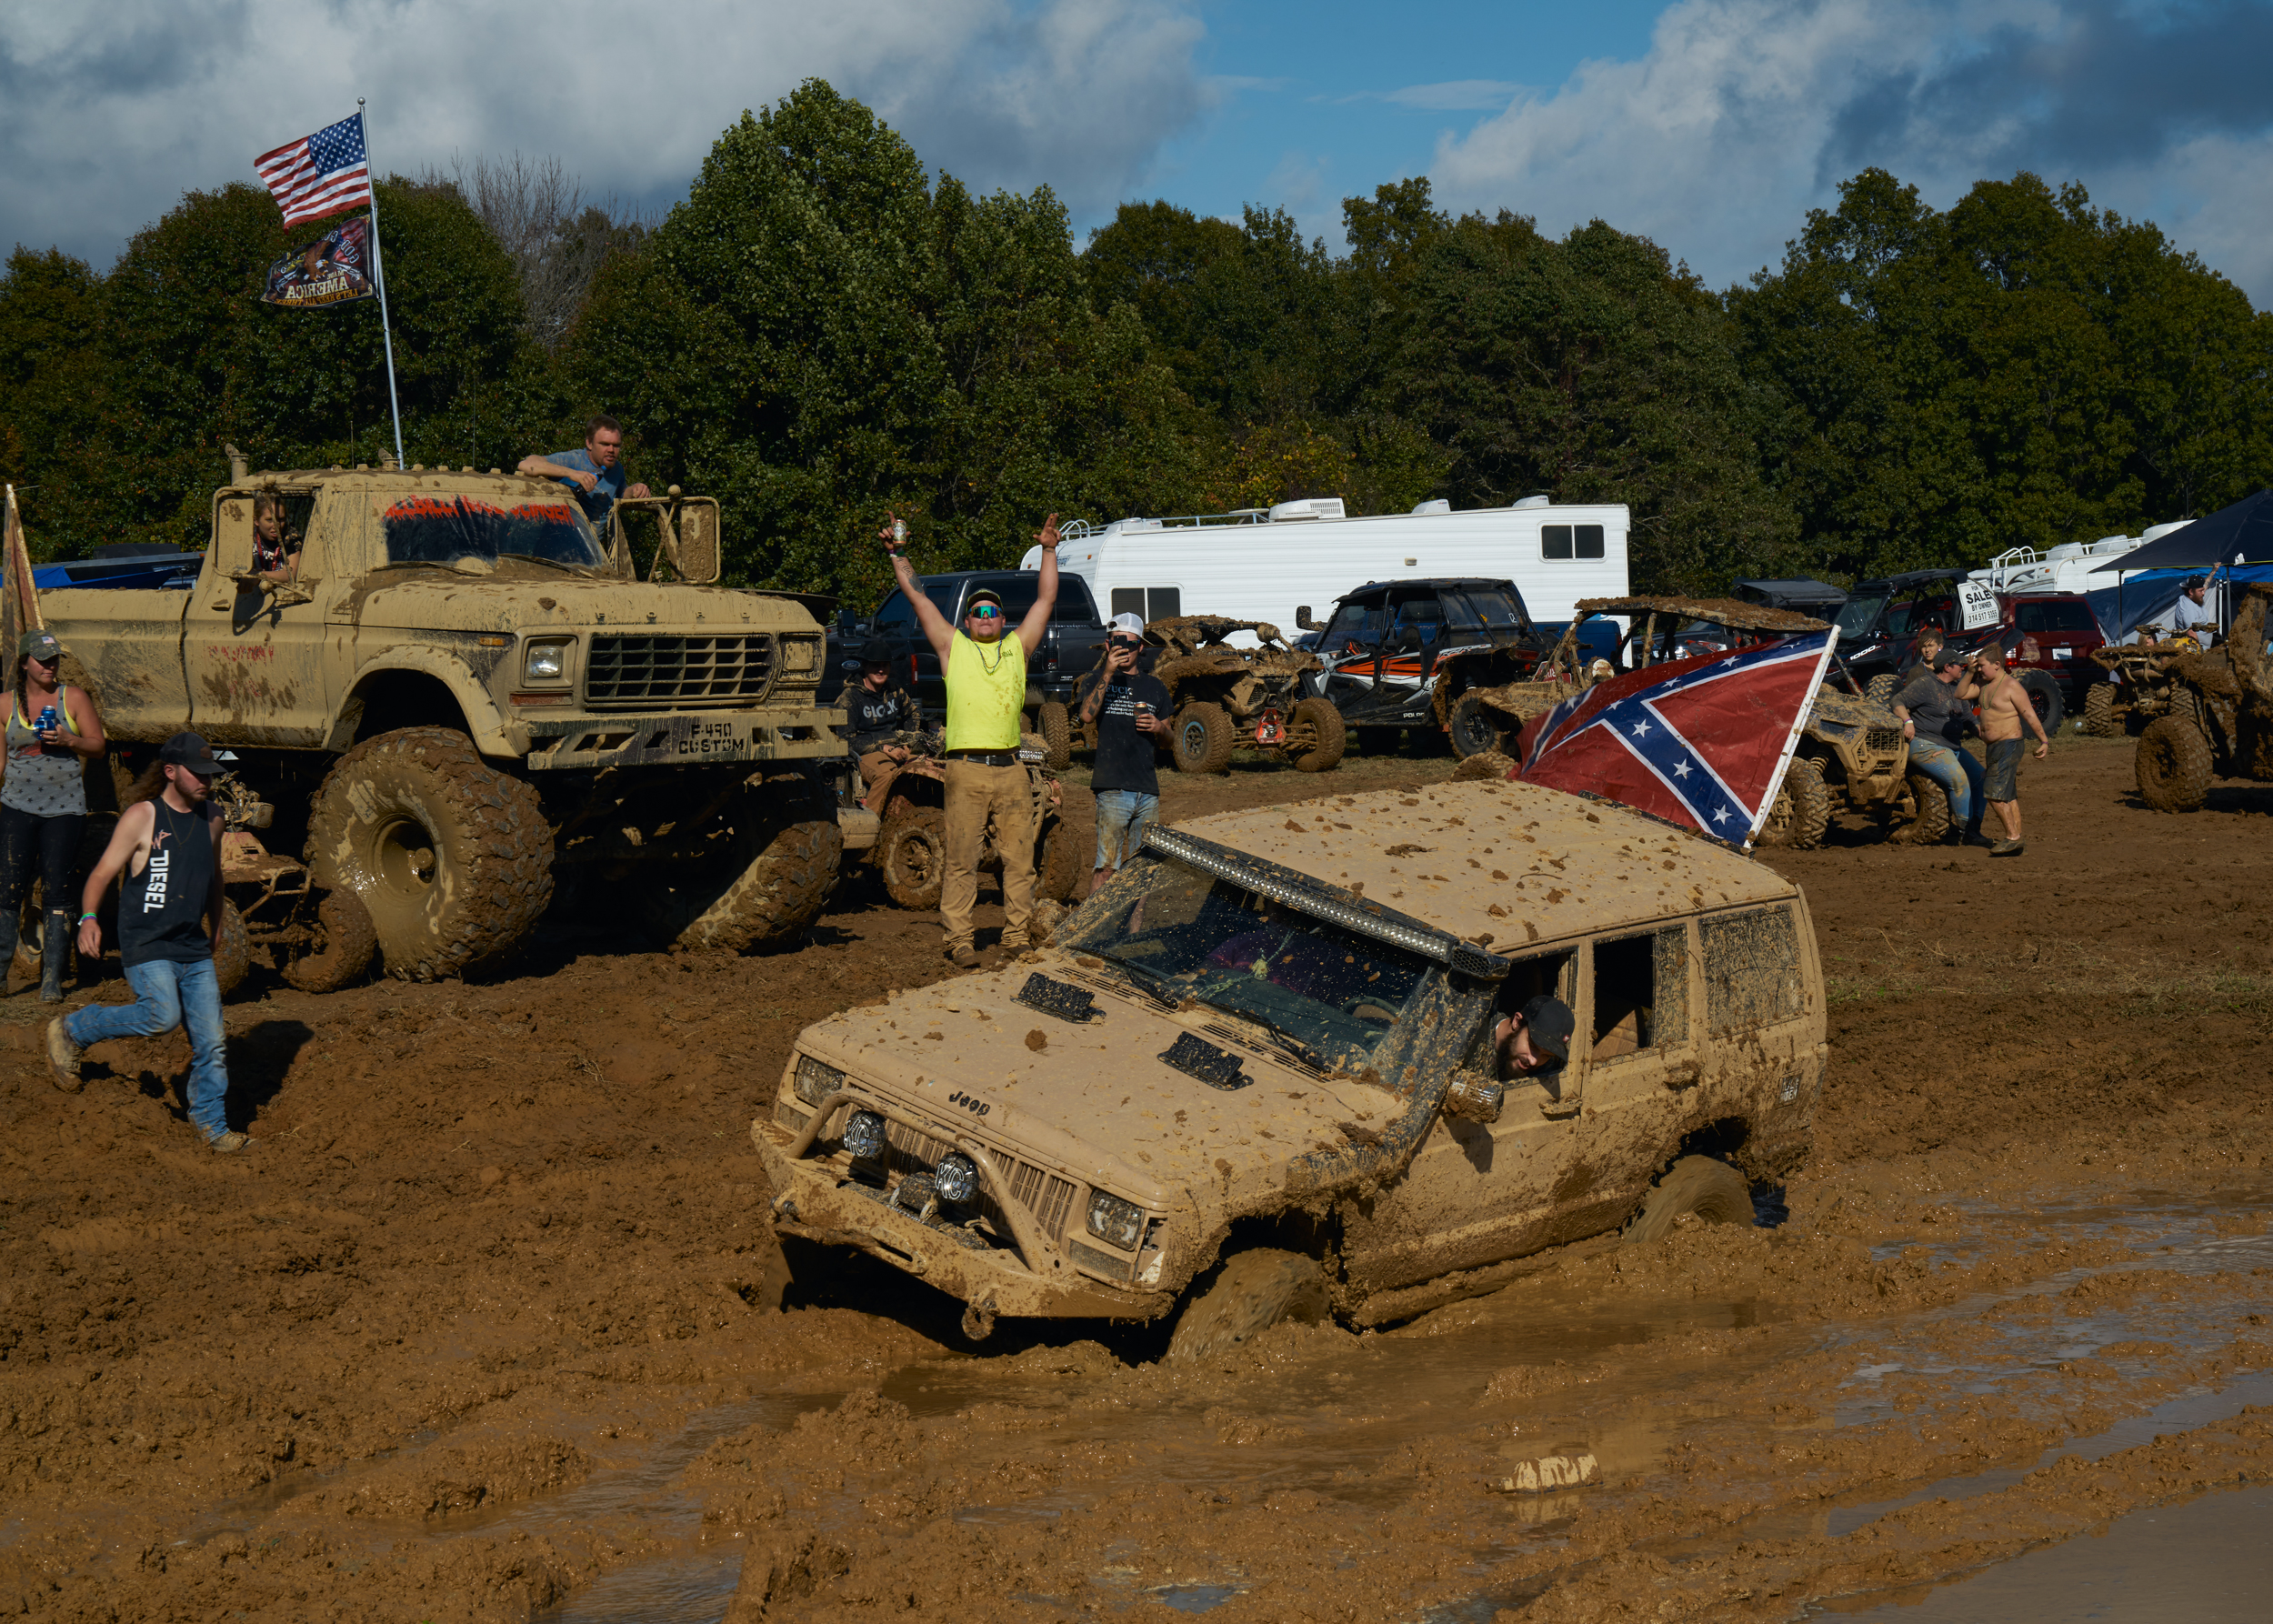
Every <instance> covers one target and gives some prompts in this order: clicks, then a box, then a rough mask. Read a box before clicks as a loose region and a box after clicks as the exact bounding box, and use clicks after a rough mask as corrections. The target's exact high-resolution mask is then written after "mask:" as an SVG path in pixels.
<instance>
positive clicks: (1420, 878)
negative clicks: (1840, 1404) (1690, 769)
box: [750, 782, 1825, 1358]
mask: <svg viewBox="0 0 2273 1624" xmlns="http://www.w3.org/2000/svg"><path fill="white" fill-rule="evenodd" d="M1385 831H1386V832H1385ZM1392 834H1393V835H1394V840H1393V841H1392V840H1391V835H1392ZM1056 943H1057V945H1056V946H1054V947H1050V948H1048V949H1046V950H1045V951H1043V952H1041V953H1039V954H1029V955H1026V956H1025V957H1022V958H1021V959H1020V960H1019V961H1018V962H1017V963H1016V964H1015V965H1011V966H1006V967H1004V968H1003V969H1001V970H998V971H995V972H993V973H990V974H986V975H973V976H965V977H956V978H954V979H951V980H948V981H945V982H941V983H938V984H936V985H935V986H933V987H926V988H924V989H922V990H920V991H916V992H905V993H898V994H896V995H894V996H893V997H891V998H890V999H889V1000H888V1001H886V1002H885V1003H883V1004H881V1005H877V1006H876V1007H870V1008H862V1009H850V1010H846V1011H845V1012H844V1013H843V1014H841V1015H838V1016H835V1017H833V1018H830V1019H827V1020H825V1021H822V1022H820V1023H819V1024H817V1025H816V1026H812V1027H809V1028H806V1030H805V1031H804V1032H802V1033H801V1034H799V1035H798V1038H797V1039H796V1046H795V1048H794V1051H793V1053H792V1054H791V1056H790V1058H789V1061H788V1064H787V1066H786V1069H785V1072H784V1075H783V1077H782V1078H781V1080H780V1083H779V1084H778V1086H777V1093H776V1096H775V1098H772V1099H771V1100H769V1101H766V1102H765V1104H764V1106H763V1108H762V1114H761V1115H760V1116H758V1117H757V1118H756V1120H755V1121H753V1122H752V1124H751V1127H750V1132H751V1137H752V1138H753V1140H754V1141H755V1143H756V1148H757V1152H758V1156H759V1158H760V1159H761V1161H762V1162H763V1164H764V1166H765V1169H766V1178H767V1180H768V1182H769V1185H770V1187H771V1191H772V1214H773V1219H774V1225H775V1228H776V1232H777V1233H778V1234H780V1235H781V1236H783V1237H785V1238H790V1243H791V1245H792V1246H796V1245H800V1244H803V1245H811V1244H814V1243H818V1244H821V1245H824V1246H828V1247H855V1248H859V1249H861V1250H863V1251H866V1252H868V1253H870V1254H871V1255H873V1256H875V1257H876V1258H882V1259H883V1260H885V1261H886V1262H887V1263H890V1264H893V1265H895V1266H896V1267H897V1268H902V1269H905V1270H906V1271H907V1272H908V1273H909V1274H911V1275H914V1276H916V1278H919V1279H921V1280H923V1281H925V1282H926V1283H928V1284H930V1285H933V1286H936V1287H937V1288H939V1289H940V1290H942V1291H945V1292H946V1293H948V1294H949V1295H950V1296H952V1297H955V1298H960V1299H961V1300H962V1302H963V1303H964V1305H965V1307H966V1313H965V1315H964V1320H963V1326H964V1330H965V1332H966V1334H967V1335H970V1336H972V1337H974V1338H976V1337H980V1336H984V1335H985V1334H986V1332H987V1331H988V1330H989V1329H990V1328H991V1327H992V1325H993V1323H994V1320H995V1318H996V1316H998V1315H1013V1316H1036V1317H1046V1318H1053V1317H1054V1318H1100V1319H1103V1318H1112V1319H1133V1320H1163V1319H1166V1318H1168V1317H1170V1316H1175V1317H1176V1326H1175V1329H1174V1333H1173V1336H1172V1338H1171V1340H1170V1342H1169V1345H1168V1351H1169V1355H1170V1357H1171V1358H1182V1357H1192V1356H1199V1355H1205V1354H1207V1352H1209V1351H1211V1350H1213V1349H1216V1348H1221V1347H1223V1346H1224V1345H1225V1344H1227V1342H1234V1341H1237V1340H1239V1339H1240V1338H1244V1337H1246V1336H1247V1335H1250V1334H1252V1333H1254V1332H1256V1331H1257V1330H1260V1329H1262V1328H1265V1327H1267V1326H1268V1325H1269V1324H1271V1323H1272V1322H1273V1321H1275V1320H1277V1319H1279V1318H1286V1317H1288V1316H1302V1317H1307V1318H1317V1317H1318V1316H1320V1315H1323V1314H1327V1313H1332V1314H1334V1315H1336V1316H1337V1317H1339V1318H1343V1319H1345V1320H1347V1321H1348V1322H1351V1323H1354V1324H1359V1325H1373V1324H1379V1323H1383V1322H1386V1321H1389V1320H1394V1319H1398V1318H1407V1317H1409V1316H1411V1315H1413V1314H1417V1313H1419V1312H1421V1311H1422V1310H1423V1309H1425V1308H1429V1307H1431V1306H1434V1305H1435V1304H1437V1303H1440V1302H1444V1301H1447V1300H1450V1299H1452V1298H1457V1297H1460V1296H1463V1295H1467V1294H1470V1293H1473V1292H1477V1291H1482V1290H1487V1289H1490V1288H1495V1287H1497V1286H1498V1285H1500V1284H1504V1283H1505V1282H1506V1281H1507V1279H1508V1278H1511V1276H1512V1275H1513V1274H1515V1273H1517V1272H1519V1271H1520V1269H1521V1268H1523V1267H1525V1265H1524V1264H1523V1263H1522V1261H1521V1260H1522V1259H1524V1258H1527V1256H1529V1255H1531V1254H1535V1253H1537V1252H1539V1251H1542V1250H1544V1249H1545V1248H1549V1247H1554V1246H1558V1245H1562V1244H1565V1243H1570V1242H1580V1241H1586V1240H1588V1239H1589V1238H1604V1244H1607V1243H1608V1238H1610V1237H1613V1236H1616V1235H1618V1234H1620V1233H1622V1234H1623V1235H1624V1237H1625V1238H1626V1239H1627V1240H1629V1241H1630V1240H1647V1239H1650V1238H1656V1237H1657V1236H1658V1235H1661V1234H1663V1233H1665V1232H1666V1231H1667V1229H1669V1228H1672V1227H1673V1226H1674V1225H1676V1224H1677V1223H1681V1222H1684V1221H1706V1222H1722V1223H1737V1224H1749V1223H1751V1222H1752V1221H1753V1211H1754V1208H1753V1205H1752V1200H1751V1186H1752V1184H1753V1183H1755V1182H1765V1181H1771V1180H1775V1179H1778V1178H1782V1177H1784V1176H1785V1175H1786V1174H1787V1173H1788V1172H1789V1171H1791V1170H1792V1169H1793V1168H1796V1167H1797V1166H1798V1165H1799V1164H1800V1163H1801V1161H1802V1160H1803V1159H1804V1158H1805V1157H1806V1156H1807V1150H1808V1148H1809V1143H1810V1138H1811V1135H1812V1128H1813V1121H1814V1117H1815V1111H1816V1105H1817V1097H1818V1093H1819V1090H1820V1088H1821V1085H1822V1077H1823V1062H1824V1054H1825V1043H1824V992H1823V978H1822V970H1821V966H1820V962H1819V960H1818V958H1817V952H1816V946H1815V932H1814V929H1813V927H1812V926H1811V925H1810V923H1809V920H1808V916H1807V904H1806V901H1805V900H1804V899H1803V898H1802V897H1801V896H1800V894H1799V892H1798V891H1797V888H1796V887H1793V886H1792V885H1791V883H1790V882H1788V881H1787V880H1785V879H1783V878H1782V877H1779V876H1777V874H1776V873H1775V872H1774V871H1773V870H1771V869H1769V868H1767V867H1765V866H1764V865H1762V864H1759V863H1757V862H1754V861H1752V860H1751V859H1749V858H1747V857H1742V856H1740V855H1738V854H1737V853H1736V852H1734V851H1731V850H1730V849H1728V848H1727V847H1724V846H1720V845H1717V844H1716V843H1714V842H1711V841H1708V840H1707V839H1705V838H1703V837H1699V836H1694V835H1690V834H1687V833H1684V832H1680V831H1677V830H1675V829H1673V828H1670V827H1667V826H1666V825H1664V824H1661V823H1658V822H1656V821H1654V820H1651V819H1649V818H1647V817H1642V816H1641V815H1640V814H1638V813H1634V812H1629V811H1627V810H1625V809H1623V808H1620V807H1615V806H1611V805H1608V804H1605V803H1598V802H1593V801H1589V800H1587V799H1584V798H1581V797H1576V796H1570V795H1565V794H1563V793H1561V792H1559V791H1557V790H1552V789H1547V788H1543V787H1538V786H1537V785H1528V784H1523V783H1520V782H1514V783H1510V782H1478V783H1451V784H1444V785H1439V786H1437V787H1435V788H1433V789H1427V790H1422V791H1419V792H1417V793H1415V794H1411V795H1399V794H1397V793H1396V792H1389V793H1384V794H1368V795H1356V796H1348V797H1332V798H1331V799H1327V800H1316V801H1308V802H1303V803H1299V804H1297V805H1293V806H1287V805H1279V806H1274V807H1265V808H1262V809H1260V810H1257V811H1251V812H1237V813H1223V814H1218V815H1216V816H1213V817H1203V818H1198V819H1196V820H1194V821H1192V822H1189V823H1184V824H1179V825H1177V826H1176V827H1173V828H1167V829H1157V830H1154V831H1151V832H1149V833H1148V834H1147V837H1146V842H1145V846H1144V848H1143V850H1142V851H1141V853H1140V854H1139V855H1138V857H1136V859H1135V860H1134V861H1132V862H1131V863H1130V864H1129V865H1128V866H1127V867H1125V868H1123V869H1122V870H1121V872H1120V873H1119V874H1118V875H1117V876H1116V877H1115V878H1114V879H1113V881H1112V882H1111V883H1110V884H1109V885H1107V886H1106V887H1105V888H1104V889H1103V890H1101V891H1099V892H1098V893H1097V894H1096V896H1094V897H1090V898H1089V899H1088V900H1087V901H1086V902H1085V903H1084V904H1083V905H1082V906H1081V907H1079V908H1077V909H1076V910H1075V911H1074V912H1073V913H1072V914H1071V915H1070V916H1068V917H1066V919H1065V920H1063V921H1061V922H1060V924H1059V925H1058V927H1057V932H1056ZM1549 994H1551V995H1554V996H1557V997H1560V998H1562V999H1563V1000H1564V1001H1565V1002H1566V1003H1567V1005H1568V1006H1569V1007H1570V1008H1571V1010H1572V1012H1573V1014H1574V1015H1575V1017H1576V1020H1577V1030H1576V1031H1575V1033H1574V1034H1573V1036H1572V1040H1571V1043H1570V1046H1569V1048H1570V1053H1569V1057H1568V1059H1567V1061H1566V1062H1564V1063H1562V1064H1560V1065H1558V1066H1556V1067H1554V1068H1552V1069H1548V1070H1545V1071H1534V1072H1529V1073H1522V1074H1517V1075H1515V1076H1512V1077H1505V1078H1503V1077H1501V1076H1500V1075H1498V1065H1497V1048H1496V1045H1495V1041H1494V1038H1495V1031H1496V1028H1497V1023H1498V1021H1499V1019H1500V1018H1501V1017H1502V1016H1504V1015H1507V1013H1509V1012H1511V1011H1520V1010H1522V1009H1523V1008H1524V1007H1525V1006H1526V1004H1527V1002H1529V1001H1530V1000H1531V999H1533V998H1535V997H1540V996H1543V995H1549ZM785 1256H786V1257H791V1258H792V1275H793V1276H794V1274H795V1271H796V1267H797V1263H796V1258H794V1257H793V1256H792V1254H791V1252H790V1251H789V1250H788V1248H785ZM806 1260H807V1261H810V1256H809V1254H808V1257H807V1259H806Z"/></svg>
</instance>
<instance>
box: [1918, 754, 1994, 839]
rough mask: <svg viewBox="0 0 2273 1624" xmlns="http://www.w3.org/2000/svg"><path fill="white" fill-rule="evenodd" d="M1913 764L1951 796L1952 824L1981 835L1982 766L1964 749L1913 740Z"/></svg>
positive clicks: (1969, 832) (1944, 792)
mask: <svg viewBox="0 0 2273 1624" xmlns="http://www.w3.org/2000/svg"><path fill="white" fill-rule="evenodd" d="M1910 765H1911V766H1912V767H1916V768H1918V771H1919V772H1921V773H1924V774H1925V775H1926V776H1927V777H1929V778H1931V779H1932V780H1933V781H1934V782H1935V783H1937V784H1938V785H1940V786H1941V787H1942V793H1943V794H1945V795H1947V796H1948V797H1949V823H1950V827H1953V828H1960V829H1963V830H1964V831H1965V832H1966V833H1967V834H1968V835H1978V834H1979V833H1980V832H1981V812H1982V809H1983V807H1984V804H1985V803H1984V801H1983V799H1982V796H1981V764H1980V763H1979V762H1978V761H1976V760H1974V759H1973V757H1971V756H1970V755H1968V753H1967V752H1965V751H1963V750H1953V749H1951V748H1950V747H1948V745H1945V744H1941V743H1938V742H1937V741H1934V740H1931V739H1924V738H1914V739H1912V740H1911V741H1910Z"/></svg>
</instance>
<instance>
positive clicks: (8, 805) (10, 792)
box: [0, 631, 104, 1003]
mask: <svg viewBox="0 0 2273 1624" xmlns="http://www.w3.org/2000/svg"><path fill="white" fill-rule="evenodd" d="M62 665H63V645H62V644H61V643H58V642H57V641H56V640H55V633H53V632H47V631H29V632H25V634H24V637H23V639H22V641H21V642H20V643H19V644H18V645H17V647H16V652H15V685H14V687H13V690H12V691H11V693H10V694H9V696H8V723H7V735H6V750H7V768H6V772H5V776H0V977H5V975H6V969H5V966H6V965H7V964H8V963H9V961H10V960H12V959H13V958H14V957H15V941H16V931H17V927H18V921H19V919H20V918H21V917H22V915H21V909H22V903H23V897H24V887H25V881H26V880H27V879H29V878H30V877H31V874H32V870H33V866H34V865H35V864H36V865H37V866H38V870H39V877H40V894H41V910H40V911H41V920H42V929H41V933H40V936H41V940H40V988H39V996H40V997H41V998H43V999H44V1000H45V1001H46V1002H48V1003H56V1002H59V1001H61V999H62V997H63V960H64V955H65V952H67V951H68V950H69V947H70V942H71V908H72V902H73V900H74V898H75V896H76V894H77V893H76V887H74V886H73V884H72V878H73V871H74V870H75V868H76V867H78V857H79V832H80V830H81V829H82V828H84V827H85V824H86V762H87V758H88V757H91V756H99V755H101V754H102V753H103V742H104V741H103V718H102V717H101V716H99V715H98V714H97V713H96V711H95V701H94V700H93V699H92V698H90V697H88V696H87V692H86V690H85V688H75V687H71V686H69V685H68V684H66V683H65V682H64V681H62V680H61V678H60V677H58V676H57V672H58V670H59V669H60V667H62ZM50 712H53V715H52V717H51V716H50V715H49V713H50ZM0 985H5V983H0Z"/></svg>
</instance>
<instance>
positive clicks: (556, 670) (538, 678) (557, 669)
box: [521, 643, 568, 683]
mask: <svg viewBox="0 0 2273 1624" xmlns="http://www.w3.org/2000/svg"><path fill="white" fill-rule="evenodd" d="M521 680H522V681H523V682H524V683H540V682H541V683H555V682H566V681H567V680H568V645H567V644H566V643H532V644H530V645H529V646H528V647H527V649H526V651H524V652H523V654H522V656H521Z"/></svg>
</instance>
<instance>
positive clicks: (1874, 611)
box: [1831, 592, 1887, 643]
mask: <svg viewBox="0 0 2273 1624" xmlns="http://www.w3.org/2000/svg"><path fill="white" fill-rule="evenodd" d="M1886 604H1887V595H1886V594H1885V593H1883V592H1881V593H1877V594H1876V595H1874V596H1867V597H1866V596H1857V597H1850V598H1848V599H1847V601H1846V602H1845V603H1843V604H1841V605H1840V606H1839V613H1838V618H1837V619H1836V620H1834V621H1833V622H1832V623H1831V624H1832V625H1833V626H1835V627H1838V633H1839V636H1838V640H1839V641H1840V642H1842V643H1846V642H1850V641H1852V640H1853V639H1854V638H1857V637H1861V636H1862V635H1863V634H1864V633H1866V632H1867V631H1868V630H1870V628H1871V627H1872V626H1873V625H1875V624H1876V623H1877V619H1878V611H1879V610H1880V609H1882V608H1884V607H1886Z"/></svg>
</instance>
